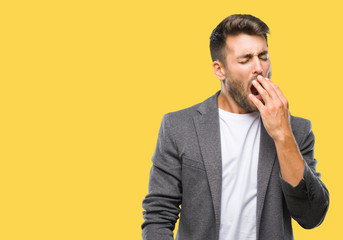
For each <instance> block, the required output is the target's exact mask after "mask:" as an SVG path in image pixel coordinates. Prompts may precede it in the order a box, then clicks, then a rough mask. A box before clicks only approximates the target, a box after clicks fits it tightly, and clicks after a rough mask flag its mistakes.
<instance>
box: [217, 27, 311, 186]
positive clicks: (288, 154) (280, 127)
mask: <svg viewBox="0 0 343 240" xmlns="http://www.w3.org/2000/svg"><path fill="white" fill-rule="evenodd" d="M225 52H226V58H225V60H226V63H222V62H220V61H214V62H213V65H212V66H213V72H214V74H215V76H216V77H217V78H218V79H219V80H220V81H221V86H222V89H221V92H220V94H219V96H218V107H219V108H221V109H223V110H225V111H228V112H232V113H237V114H244V113H249V112H252V111H259V112H260V115H261V119H262V122H263V125H264V127H265V129H266V130H267V132H268V134H269V136H270V137H271V138H272V139H273V140H274V143H275V147H276V151H277V155H278V159H279V163H280V171H281V176H282V178H283V179H284V180H285V181H287V182H288V183H290V184H291V185H292V186H296V185H298V183H299V181H300V180H301V179H302V178H303V171H304V160H303V158H302V156H301V153H300V151H299V148H298V145H297V143H296V141H295V139H294V136H293V132H292V128H291V124H290V114H289V108H288V101H287V99H286V97H285V96H284V95H283V93H282V92H281V90H280V88H279V87H278V86H277V85H276V84H275V83H273V82H272V81H271V80H270V76H271V63H270V59H269V54H268V46H267V42H266V40H265V39H264V38H263V37H261V36H251V35H247V34H239V35H236V36H228V37H227V39H226V49H225ZM252 85H253V86H254V87H255V88H256V90H257V91H258V93H259V95H257V96H256V95H253V94H252V93H251V90H250V89H251V86H252Z"/></svg>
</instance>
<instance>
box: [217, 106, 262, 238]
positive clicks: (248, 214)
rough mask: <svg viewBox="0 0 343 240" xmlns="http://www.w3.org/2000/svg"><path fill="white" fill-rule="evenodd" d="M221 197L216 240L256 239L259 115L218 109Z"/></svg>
mask: <svg viewBox="0 0 343 240" xmlns="http://www.w3.org/2000/svg"><path fill="white" fill-rule="evenodd" d="M219 119H220V136H221V151H222V197H221V224H220V232H219V240H245V239H249V240H251V239H256V202H257V198H256V197H257V166H258V155H259V147H260V130H261V121H260V113H259V112H252V113H247V114H235V113H231V112H226V111H224V110H222V109H220V108H219Z"/></svg>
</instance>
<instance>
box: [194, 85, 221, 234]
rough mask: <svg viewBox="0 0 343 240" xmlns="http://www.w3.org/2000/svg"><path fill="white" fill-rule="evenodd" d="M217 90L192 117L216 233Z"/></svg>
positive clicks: (218, 164) (218, 174)
mask: <svg viewBox="0 0 343 240" xmlns="http://www.w3.org/2000/svg"><path fill="white" fill-rule="evenodd" d="M218 94H219V92H217V93H216V94H215V95H214V96H212V97H210V98H209V99H208V100H206V101H205V102H203V103H202V104H201V105H200V107H199V108H198V111H199V113H200V114H199V115H198V116H195V117H194V118H193V120H194V124H195V128H196V132H197V136H198V141H199V146H200V150H201V154H202V157H203V160H204V166H205V169H206V173H207V178H208V182H209V186H210V191H211V195H212V199H213V206H214V213H215V219H216V227H217V229H216V230H217V235H218V234H219V227H220V209H221V205H220V204H221V188H222V160H221V143H220V128H219V114H218V103H217V97H218Z"/></svg>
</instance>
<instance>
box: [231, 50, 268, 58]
mask: <svg viewBox="0 0 343 240" xmlns="http://www.w3.org/2000/svg"><path fill="white" fill-rule="evenodd" d="M266 54H268V51H267V50H264V51H262V52H260V53H259V54H258V56H263V55H266ZM251 57H253V54H252V53H248V54H243V55H240V56H238V57H237V58H251Z"/></svg>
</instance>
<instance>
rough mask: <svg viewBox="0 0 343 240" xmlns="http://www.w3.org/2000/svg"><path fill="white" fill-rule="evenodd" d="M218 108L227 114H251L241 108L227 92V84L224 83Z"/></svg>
mask: <svg viewBox="0 0 343 240" xmlns="http://www.w3.org/2000/svg"><path fill="white" fill-rule="evenodd" d="M218 107H219V108H220V109H223V110H224V111H227V112H232V113H237V114H245V113H249V111H247V110H246V109H244V108H241V107H240V106H239V105H238V104H237V103H236V102H235V100H233V99H232V97H231V96H230V94H229V92H228V91H227V89H226V87H225V84H224V83H223V81H222V89H221V91H220V94H219V96H218Z"/></svg>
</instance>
